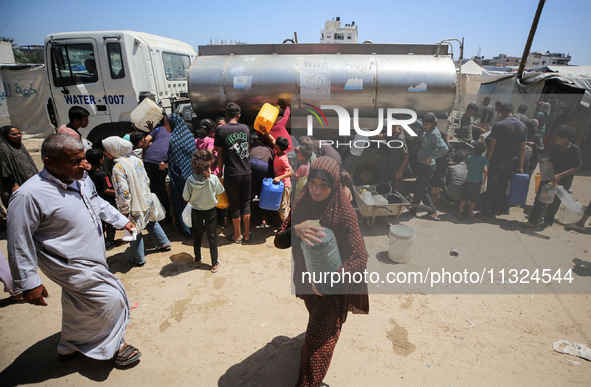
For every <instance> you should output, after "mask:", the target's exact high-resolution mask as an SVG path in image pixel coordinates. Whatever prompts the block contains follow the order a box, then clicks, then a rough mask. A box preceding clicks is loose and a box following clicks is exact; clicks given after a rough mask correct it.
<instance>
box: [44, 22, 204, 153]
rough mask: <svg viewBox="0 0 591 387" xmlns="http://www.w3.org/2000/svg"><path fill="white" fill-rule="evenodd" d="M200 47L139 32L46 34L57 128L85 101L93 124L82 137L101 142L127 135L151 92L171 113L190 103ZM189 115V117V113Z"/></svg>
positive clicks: (51, 115)
mask: <svg viewBox="0 0 591 387" xmlns="http://www.w3.org/2000/svg"><path fill="white" fill-rule="evenodd" d="M196 58H197V52H196V51H195V49H194V48H193V47H191V46H190V45H188V44H186V43H183V42H180V41H177V40H173V39H168V38H164V37H160V36H156V35H151V34H147V33H143V32H134V31H91V32H62V33H57V34H51V35H48V36H47V37H46V38H45V64H46V69H47V78H48V82H49V90H50V98H49V100H48V103H47V111H48V114H49V118H50V122H51V123H52V125H54V126H55V127H56V128H58V127H59V126H61V125H63V124H67V123H68V122H69V119H68V110H69V109H70V108H71V107H72V106H76V105H78V106H82V107H84V108H86V109H87V110H88V111H89V112H90V124H89V125H88V127H87V128H85V129H80V132H81V133H82V136H83V137H85V138H87V139H88V140H89V141H91V142H96V141H98V140H100V139H102V138H105V137H107V136H110V135H122V134H124V133H127V132H128V131H129V128H130V122H129V115H130V113H131V112H132V111H133V109H135V107H136V106H137V105H138V103H139V102H140V99H143V98H145V97H149V98H152V99H154V100H155V101H156V102H157V103H160V104H161V105H162V106H163V107H164V108H165V109H167V111H168V112H169V113H170V112H171V109H173V108H174V107H175V106H178V105H179V103H182V102H186V103H187V106H190V105H189V104H188V86H187V79H188V76H189V70H190V67H191V64H192V63H193V61H194V60H195V59H196ZM184 118H185V119H186V117H184Z"/></svg>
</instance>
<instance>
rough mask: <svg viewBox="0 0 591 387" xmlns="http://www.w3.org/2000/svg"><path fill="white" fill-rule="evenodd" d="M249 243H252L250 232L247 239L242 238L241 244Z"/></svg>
mask: <svg viewBox="0 0 591 387" xmlns="http://www.w3.org/2000/svg"><path fill="white" fill-rule="evenodd" d="M250 241H252V233H251V232H249V233H248V239H246V238H245V237H244V235H243V236H242V243H250Z"/></svg>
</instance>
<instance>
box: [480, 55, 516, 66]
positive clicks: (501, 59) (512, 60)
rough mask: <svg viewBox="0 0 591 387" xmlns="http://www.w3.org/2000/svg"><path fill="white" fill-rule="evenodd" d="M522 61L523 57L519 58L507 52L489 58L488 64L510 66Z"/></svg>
mask: <svg viewBox="0 0 591 387" xmlns="http://www.w3.org/2000/svg"><path fill="white" fill-rule="evenodd" d="M520 62H521V58H518V57H516V56H507V55H506V54H499V56H493V57H492V59H489V60H488V63H486V64H487V65H489V66H497V67H510V66H519V63H520ZM483 64H484V63H483Z"/></svg>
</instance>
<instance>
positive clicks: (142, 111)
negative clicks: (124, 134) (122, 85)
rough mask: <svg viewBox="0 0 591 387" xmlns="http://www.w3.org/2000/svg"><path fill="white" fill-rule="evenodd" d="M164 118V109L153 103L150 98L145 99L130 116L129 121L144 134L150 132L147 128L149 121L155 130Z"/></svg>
mask: <svg viewBox="0 0 591 387" xmlns="http://www.w3.org/2000/svg"><path fill="white" fill-rule="evenodd" d="M162 117H164V112H163V111H162V108H161V107H160V106H158V105H157V104H156V102H154V101H152V100H151V99H150V98H145V99H144V100H143V101H142V102H141V103H140V104H139V105H137V107H136V108H135V109H133V111H132V112H131V114H130V115H129V120H130V121H131V122H132V123H133V124H134V125H135V126H136V128H138V129H139V130H142V131H144V132H149V131H150V130H149V129H148V128H147V127H146V125H147V123H148V121H150V122H152V124H153V125H154V128H156V126H157V124H158V123H159V122H160V120H162Z"/></svg>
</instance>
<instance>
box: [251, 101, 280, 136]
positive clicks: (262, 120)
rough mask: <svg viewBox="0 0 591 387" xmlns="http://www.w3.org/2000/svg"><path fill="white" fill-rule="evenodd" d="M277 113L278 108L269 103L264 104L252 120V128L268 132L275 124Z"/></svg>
mask: <svg viewBox="0 0 591 387" xmlns="http://www.w3.org/2000/svg"><path fill="white" fill-rule="evenodd" d="M278 115H279V109H277V108H276V107H275V106H273V105H271V104H270V103H266V104H264V105H263V107H262V108H261V110H260V111H259V114H258V115H257V118H255V120H254V128H255V129H256V130H257V131H258V132H260V133H264V132H268V131H269V130H271V128H272V127H273V125H275V120H277V116H278Z"/></svg>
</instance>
